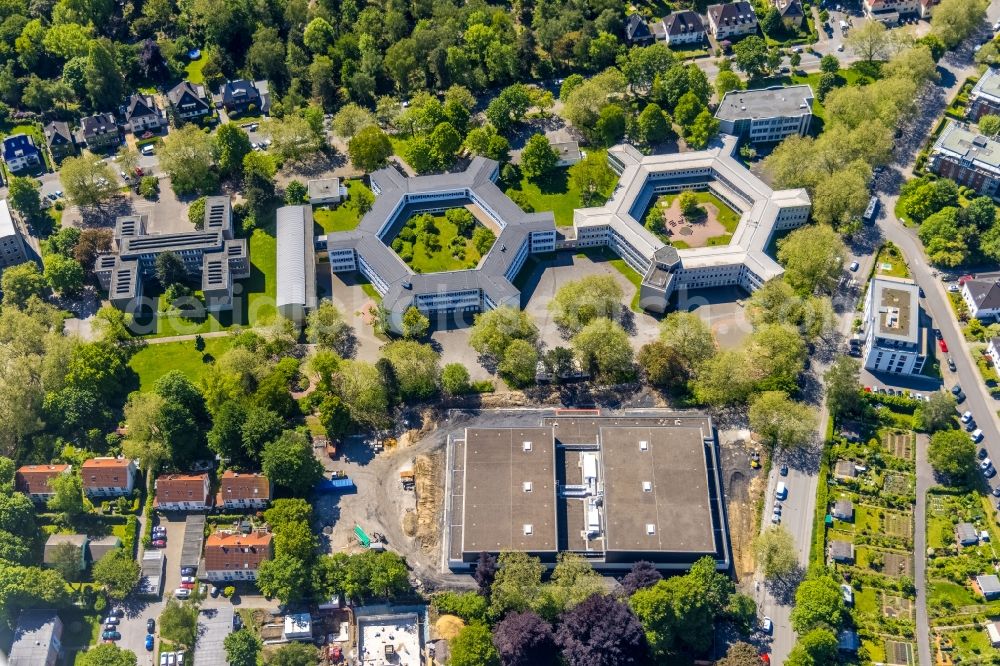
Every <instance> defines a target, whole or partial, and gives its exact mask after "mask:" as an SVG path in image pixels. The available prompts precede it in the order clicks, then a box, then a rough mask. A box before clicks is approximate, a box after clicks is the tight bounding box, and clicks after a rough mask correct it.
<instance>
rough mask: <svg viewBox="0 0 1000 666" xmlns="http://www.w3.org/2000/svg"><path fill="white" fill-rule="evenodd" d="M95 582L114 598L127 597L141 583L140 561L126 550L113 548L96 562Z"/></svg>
mask: <svg viewBox="0 0 1000 666" xmlns="http://www.w3.org/2000/svg"><path fill="white" fill-rule="evenodd" d="M92 573H93V577H94V582H95V583H97V584H99V585H102V586H104V591H105V592H107V595H108V596H109V597H111V598H112V599H117V600H121V599H124V598H125V597H127V596H128V595H129V594H130V593H131V592H132V590H133V589H135V586H136V585H137V584H138V583H139V574H140V571H139V563H138V562H136V561H135V559H134V558H133V557H132V555H131V554H130V553H126V552H125V551H124V550H121V549H118V550H113V551H111V552H109V553H107V554H105V555H104V557H102V558H101V559H99V560H98V561H97V562H95V563H94V568H93V572H92Z"/></svg>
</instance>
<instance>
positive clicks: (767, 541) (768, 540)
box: [753, 525, 799, 579]
mask: <svg viewBox="0 0 1000 666" xmlns="http://www.w3.org/2000/svg"><path fill="white" fill-rule="evenodd" d="M753 551H754V558H755V559H756V560H757V566H758V567H759V568H760V571H761V572H762V573H763V574H764V577H765V578H768V579H775V578H777V579H782V578H784V577H785V576H788V575H789V574H791V573H792V572H793V571H795V569H796V567H797V566H798V564H799V558H798V555H797V554H796V553H795V542H794V541H792V535H791V534H789V532H788V530H786V529H785V528H784V527H782V526H781V525H773V526H771V527H769V528H767V529H766V530H764V531H763V532H761V533H760V534H758V535H757V536H755V537H754V540H753Z"/></svg>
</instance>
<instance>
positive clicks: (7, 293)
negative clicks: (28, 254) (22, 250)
mask: <svg viewBox="0 0 1000 666" xmlns="http://www.w3.org/2000/svg"><path fill="white" fill-rule="evenodd" d="M46 288H47V284H46V281H45V278H44V277H43V276H42V273H41V271H39V270H38V264H36V263H35V262H33V261H26V262H24V263H23V264H18V265H16V266H11V267H10V268H6V269H4V271H3V276H2V277H0V290H2V291H3V304H4V305H6V306H13V307H19V308H23V307H25V306H26V305H27V304H28V300H29V299H30V298H31V297H32V296H39V297H40V296H43V295H44V294H45V290H46Z"/></svg>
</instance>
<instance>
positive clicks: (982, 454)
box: [979, 449, 990, 460]
mask: <svg viewBox="0 0 1000 666" xmlns="http://www.w3.org/2000/svg"><path fill="white" fill-rule="evenodd" d="M988 455H990V454H989V452H987V451H986V449H979V459H980V460H983V459H984V458H985V457H986V456H988Z"/></svg>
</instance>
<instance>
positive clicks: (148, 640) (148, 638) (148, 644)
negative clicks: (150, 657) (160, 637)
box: [146, 634, 155, 652]
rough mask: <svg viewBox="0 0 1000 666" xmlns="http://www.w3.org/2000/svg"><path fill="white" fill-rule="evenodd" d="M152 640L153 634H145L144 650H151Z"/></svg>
mask: <svg viewBox="0 0 1000 666" xmlns="http://www.w3.org/2000/svg"><path fill="white" fill-rule="evenodd" d="M154 640H155V639H154V638H153V634H146V650H147V651H148V652H152V651H153V642H154Z"/></svg>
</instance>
